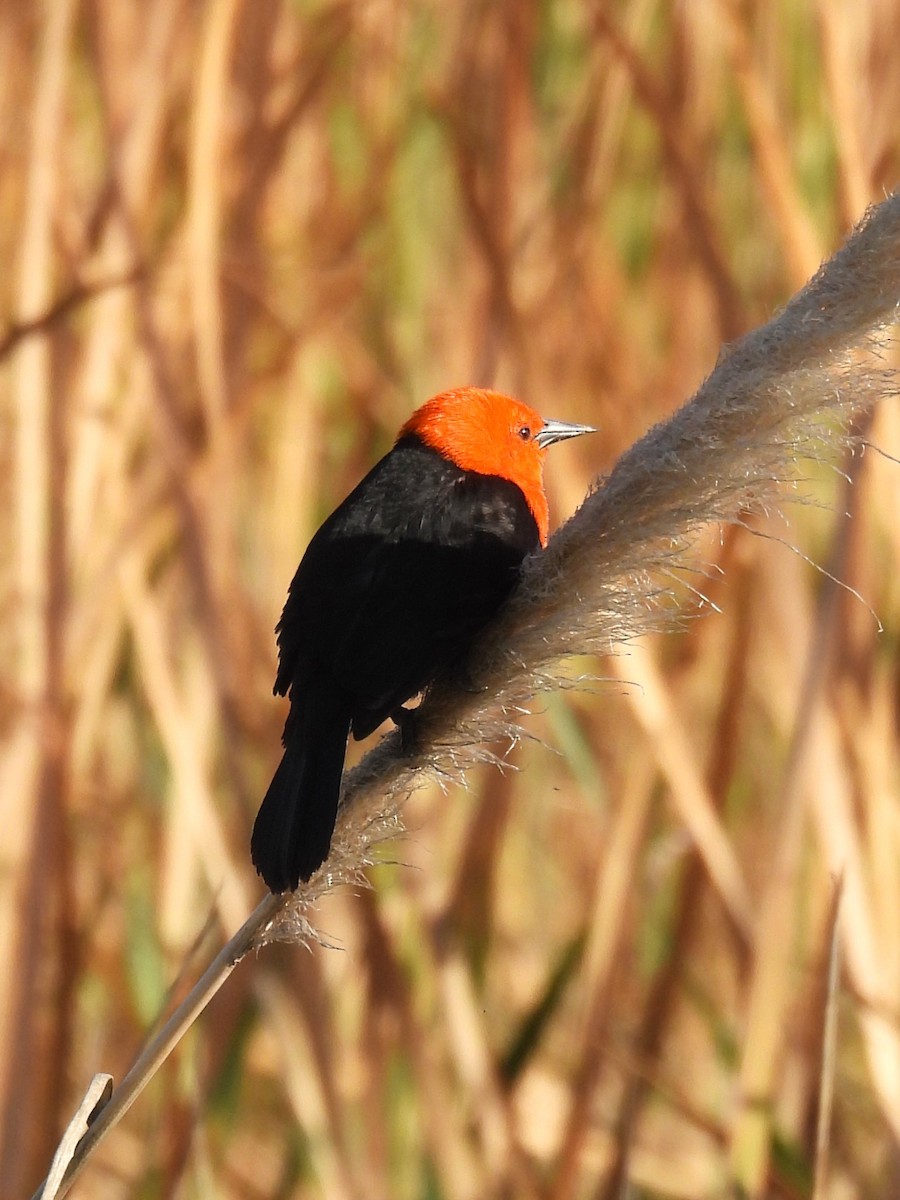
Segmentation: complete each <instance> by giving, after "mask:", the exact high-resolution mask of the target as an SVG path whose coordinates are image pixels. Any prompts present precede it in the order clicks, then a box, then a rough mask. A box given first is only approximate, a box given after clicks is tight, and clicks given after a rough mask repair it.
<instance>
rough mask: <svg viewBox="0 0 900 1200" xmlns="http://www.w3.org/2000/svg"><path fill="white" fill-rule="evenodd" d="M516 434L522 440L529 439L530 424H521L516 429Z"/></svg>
mask: <svg viewBox="0 0 900 1200" xmlns="http://www.w3.org/2000/svg"><path fill="white" fill-rule="evenodd" d="M518 434H519V437H520V438H521V439H522V441H523V442H527V441H528V440H529V438H530V437H531V426H530V425H522V426H521V427H520V428H519V430H518Z"/></svg>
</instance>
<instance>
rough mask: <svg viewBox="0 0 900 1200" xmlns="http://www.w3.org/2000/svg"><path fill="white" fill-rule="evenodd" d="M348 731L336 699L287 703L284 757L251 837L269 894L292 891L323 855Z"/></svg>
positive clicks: (331, 828) (252, 850) (334, 812)
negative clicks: (290, 704) (292, 704)
mask: <svg viewBox="0 0 900 1200" xmlns="http://www.w3.org/2000/svg"><path fill="white" fill-rule="evenodd" d="M349 730H350V716H349V714H348V713H347V712H346V711H345V706H344V705H343V704H341V703H339V702H338V700H337V698H333V697H322V696H317V697H316V702H315V703H310V700H309V699H307V700H306V702H305V703H303V704H302V705H294V706H292V710H291V714H290V716H289V717H288V721H287V725H286V726H285V733H284V755H283V757H282V759H281V762H280V763H279V765H278V769H277V770H276V772H275V774H274V776H273V778H272V782H271V783H270V784H269V790H268V791H267V792H266V794H265V796H264V797H263V802H262V804H261V805H260V809H259V812H258V813H257V815H256V821H255V823H254V825H253V835H252V837H251V839H250V853H251V856H252V858H253V865H254V866H255V867H256V870H257V871H258V873H259V874H260V875H261V876H262V877H263V880H264V881H265V883H266V886H267V887H268V888H269V890H270V891H272V892H287V891H293V889H294V888H296V887H297V885H298V883H299V882H300V880H301V879H303V880H307V879H309V877H310V875H312V873H313V871H315V870H316V868H317V867H319V866H321V865H322V863H323V862H324V861H325V859H326V858H327V857H328V851H329V849H330V848H331V835H332V834H333V833H334V823H335V819H336V818H337V807H338V797H339V795H340V790H341V772H342V771H343V768H344V755H345V753H346V750H347V735H348V733H349Z"/></svg>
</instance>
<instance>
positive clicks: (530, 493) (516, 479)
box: [399, 387, 593, 546]
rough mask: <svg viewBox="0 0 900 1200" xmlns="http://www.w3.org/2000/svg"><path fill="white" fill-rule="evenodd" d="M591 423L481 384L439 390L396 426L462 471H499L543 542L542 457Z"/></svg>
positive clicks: (546, 521)
mask: <svg viewBox="0 0 900 1200" xmlns="http://www.w3.org/2000/svg"><path fill="white" fill-rule="evenodd" d="M592 432H593V429H592V428H591V426H590V425H568V424H565V423H564V422H562V421H549V420H545V419H544V418H543V417H542V416H541V415H540V413H538V412H535V410H534V409H533V408H530V407H529V406H528V405H527V404H523V403H522V401H521V400H515V399H514V398H513V397H512V396H504V395H503V394H502V393H501V392H492V391H489V390H488V389H486V388H476V387H464V388H456V389H454V390H453V391H450V392H441V393H440V395H438V396H433V397H432V398H431V399H430V400H427V401H426V402H425V403H424V404H423V405H422V407H421V408H417V409H416V411H415V412H414V413H413V415H412V416H411V417H410V418H409V420H408V421H407V422H406V424H405V425H404V426H403V428H402V429H401V430H400V435H399V436H400V437H405V436H408V435H410V434H412V435H414V436H415V437H417V438H419V440H420V441H422V442H424V443H425V445H426V446H430V447H431V448H432V449H433V450H437V451H438V453H439V454H442V455H443V456H444V458H447V459H449V460H450V461H451V462H453V463H455V464H456V465H457V466H458V467H460V468H461V469H462V470H463V471H477V472H478V473H479V474H481V475H499V476H500V477H501V478H503V479H508V480H510V481H511V482H512V483H515V484H516V485H517V486H518V487H520V488H521V489H522V492H523V493H524V495H525V499H526V501H527V502H528V507H529V508H530V509H531V511H532V514H533V515H534V519H535V521H536V522H537V527H538V533H539V534H540V539H541V545H542V546H545V545H546V544H547V534H548V532H549V527H550V513H549V509H548V506H547V495H546V493H545V491H544V455H545V454H546V452H547V447H548V446H550V445H552V444H553V442H558V441H562V440H563V438H569V437H575V436H576V435H578V434H581V433H592Z"/></svg>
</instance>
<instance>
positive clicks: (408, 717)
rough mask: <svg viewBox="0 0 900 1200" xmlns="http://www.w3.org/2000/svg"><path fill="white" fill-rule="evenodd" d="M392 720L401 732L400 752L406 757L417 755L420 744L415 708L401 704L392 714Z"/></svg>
mask: <svg viewBox="0 0 900 1200" xmlns="http://www.w3.org/2000/svg"><path fill="white" fill-rule="evenodd" d="M391 720H392V721H393V722H394V724H395V725H396V726H397V728H398V729H399V731H400V750H401V753H403V754H406V755H412V754H415V752H416V749H417V747H418V742H419V721H418V717H417V715H416V710H415V709H414V708H404V707H403V705H402V704H401V705H400V707H399V708H395V709H394V711H393V712H392V713H391Z"/></svg>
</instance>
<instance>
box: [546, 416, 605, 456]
mask: <svg viewBox="0 0 900 1200" xmlns="http://www.w3.org/2000/svg"><path fill="white" fill-rule="evenodd" d="M596 432H597V430H596V429H595V428H594V427H593V425H569V424H568V423H567V422H566V421H545V422H544V428H543V429H542V430H541V431H540V432H539V433H536V434H535V435H534V440H535V441H536V442H537V444H538V445H539V446H540V448H541V449H542V450H546V448H547V447H548V446H552V445H553V443H554V442H564V441H565V440H566V438H573V437H580V436H581V435H582V434H583V433H596Z"/></svg>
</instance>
